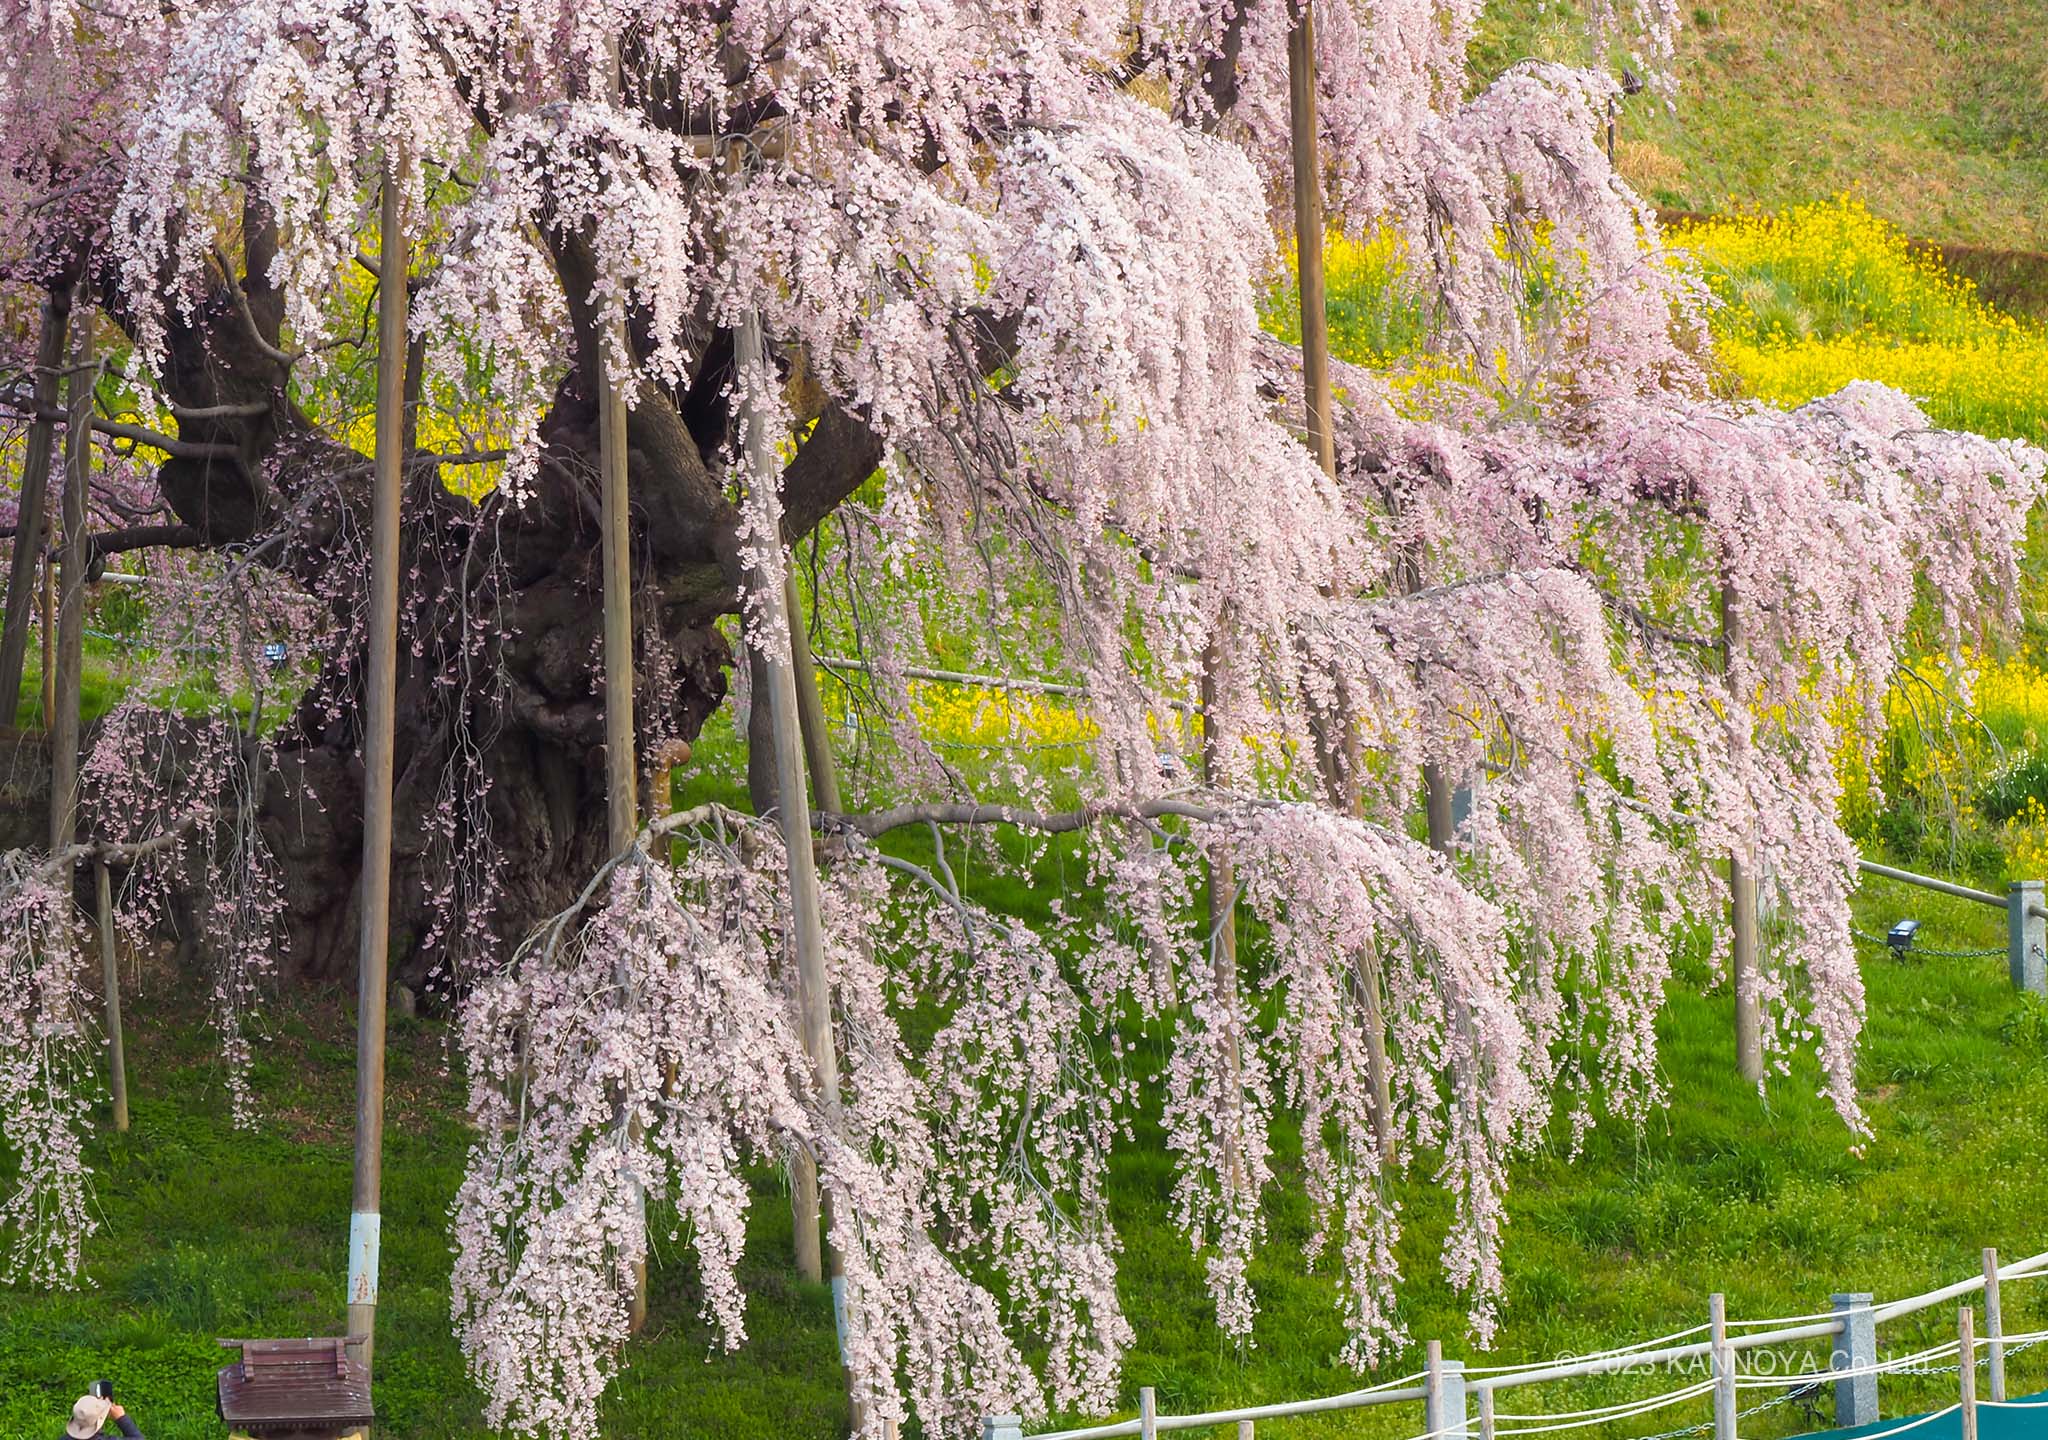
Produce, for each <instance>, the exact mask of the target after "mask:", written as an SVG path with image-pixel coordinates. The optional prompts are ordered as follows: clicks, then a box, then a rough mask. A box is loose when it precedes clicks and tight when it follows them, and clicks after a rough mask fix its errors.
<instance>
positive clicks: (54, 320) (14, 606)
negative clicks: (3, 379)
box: [0, 286, 71, 726]
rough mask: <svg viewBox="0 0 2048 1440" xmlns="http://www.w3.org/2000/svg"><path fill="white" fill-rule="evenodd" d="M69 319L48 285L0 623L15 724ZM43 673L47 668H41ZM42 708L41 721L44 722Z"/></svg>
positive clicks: (4, 680) (67, 304)
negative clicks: (4, 612)
mask: <svg viewBox="0 0 2048 1440" xmlns="http://www.w3.org/2000/svg"><path fill="white" fill-rule="evenodd" d="M70 319H71V290H70V287H68V286H66V287H63V288H61V289H55V290H52V291H51V292H50V293H49V295H48V296H47V297H45V299H44V300H43V328H42V334H41V337H40V338H39V339H38V340H37V342H36V375H35V387H34V392H35V413H34V415H33V416H32V418H31V419H30V420H29V424H28V441H27V448H26V449H25V450H24V451H23V452H22V457H21V503H20V504H19V505H18V506H17V507H16V511H17V523H16V526H15V531H14V557H13V559H12V560H11V561H10V562H9V564H8V567H7V621H6V624H5V626H4V627H0V697H5V700H6V706H7V709H6V715H5V716H4V719H5V720H6V723H7V724H9V725H12V724H13V723H14V711H15V706H16V704H17V702H18V701H19V700H20V698H21V672H22V669H23V666H24V664H25V662H26V660H27V658H28V627H29V616H30V614H31V612H33V611H34V609H35V593H36V572H37V568H38V566H39V565H40V564H41V562H42V558H43V535H44V532H45V530H46V528H47V527H46V526H45V525H44V523H43V520H44V516H43V510H44V499H45V496H46V495H47V494H48V491H49V485H50V451H51V449H52V448H53V447H54V445H55V443H56V437H57V424H56V421H55V420H53V419H51V418H50V417H51V416H53V415H54V414H56V411H57V399H58V395H57V377H58V374H59V372H60V371H61V370H62V369H63V368H64V339H65V331H66V329H67V327H68V325H69V322H70ZM45 673H47V672H45ZM49 723H50V721H49V714H48V712H47V711H45V712H44V718H43V724H44V725H45V726H48V725H49Z"/></svg>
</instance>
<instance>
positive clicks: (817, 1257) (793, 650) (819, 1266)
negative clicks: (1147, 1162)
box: [763, 565, 841, 1285]
mask: <svg viewBox="0 0 2048 1440" xmlns="http://www.w3.org/2000/svg"><path fill="white" fill-rule="evenodd" d="M782 587H783V588H782V604H783V609H784V610H785V612H787V614H788V616H789V663H790V678H791V680H792V682H793V683H794V685H795V687H796V708H797V721H798V726H797V728H798V729H799V730H800V731H801V732H802V735H803V746H804V757H805V761H806V765H807V768H808V769H809V771H810V775H811V790H812V794H813V796H814V798H815V800H816V802H817V808H818V809H819V810H821V811H823V812H824V813H825V814H828V815H837V814H839V813H840V810H841V805H840V798H839V767H838V763H837V762H836V761H835V760H834V758H833V755H832V736H831V733H830V732H829V730H828V729H827V728H826V725H825V701H824V697H823V695H821V694H820V693H819V690H818V670H817V665H816V662H815V660H814V659H813V657H812V655H811V636H810V628H809V626H807V625H806V624H805V623H804V611H803V605H802V603H801V597H799V596H798V594H797V589H796V568H795V566H793V565H792V566H789V567H787V568H785V569H784V570H783V572H782ZM764 688H765V687H764ZM763 708H764V709H765V708H767V707H765V706H764V707H763ZM771 719H772V715H771ZM770 744H771V747H772V745H773V741H772V740H771V742H770ZM789 1208H790V1223H791V1226H792V1231H791V1234H792V1236H793V1240H794V1244H793V1246H792V1248H793V1249H794V1251H795V1254H796V1268H797V1273H798V1274H799V1275H801V1276H802V1277H803V1278H804V1279H805V1280H807V1281H809V1282H810V1283H811V1284H813V1285H816V1284H819V1283H821V1282H822V1281H823V1280H824V1278H825V1252H824V1248H823V1242H822V1237H821V1227H822V1224H823V1222H822V1219H821V1216H820V1213H819V1208H818V1163H817V1161H816V1159H814V1158H813V1157H812V1156H810V1155H808V1154H806V1153H804V1152H802V1151H799V1152H798V1153H797V1154H795V1155H793V1156H791V1157H790V1162H789Z"/></svg>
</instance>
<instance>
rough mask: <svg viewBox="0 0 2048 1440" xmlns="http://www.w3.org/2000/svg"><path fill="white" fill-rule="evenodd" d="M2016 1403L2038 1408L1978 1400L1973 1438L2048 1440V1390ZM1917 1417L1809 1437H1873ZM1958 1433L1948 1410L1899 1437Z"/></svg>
mask: <svg viewBox="0 0 2048 1440" xmlns="http://www.w3.org/2000/svg"><path fill="white" fill-rule="evenodd" d="M2018 1402H2019V1403H2022V1404H2029V1405H2035V1406H2038V1407H2040V1408H2038V1409H2033V1410H2006V1409H2001V1408H1999V1407H1997V1406H1994V1405H1990V1404H1986V1403H1982V1402H1980V1403H1979V1404H1978V1406H1977V1440H2048V1390H2043V1391H2042V1392H2041V1393H2040V1394H2038V1395H2021V1396H2019V1397H2018ZM1929 1413H1932V1412H1929ZM1920 1418H1921V1417H1920V1416H1918V1415H1902V1416H1900V1417H1899V1418H1898V1419H1896V1420H1880V1421H1878V1422H1877V1423H1876V1424H1874V1425H1858V1426H1856V1427H1855V1428H1854V1429H1852V1430H1817V1431H1815V1432H1814V1433H1813V1436H1812V1437H1811V1440H1857V1437H1870V1440H1875V1437H1877V1436H1880V1435H1888V1434H1890V1433H1892V1432H1893V1431H1895V1430H1899V1429H1900V1428H1901V1427H1902V1426H1906V1425H1912V1424H1913V1422H1914V1421H1915V1420H1918V1419H1920ZM1962 1433H1963V1417H1962V1413H1961V1412H1960V1411H1957V1410H1951V1411H1949V1413H1948V1414H1946V1415H1944V1416H1942V1417H1941V1418H1940V1419H1939V1420H1929V1421H1928V1422H1927V1423H1926V1424H1925V1425H1914V1426H1913V1428H1912V1429H1910V1430H1906V1431H1904V1433H1903V1434H1902V1435H1901V1436H1900V1440H1961V1436H1962Z"/></svg>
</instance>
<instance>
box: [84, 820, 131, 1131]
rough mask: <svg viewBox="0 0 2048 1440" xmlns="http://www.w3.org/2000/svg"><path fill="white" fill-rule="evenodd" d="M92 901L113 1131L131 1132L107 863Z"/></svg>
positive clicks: (96, 874) (97, 873) (100, 867)
mask: <svg viewBox="0 0 2048 1440" xmlns="http://www.w3.org/2000/svg"><path fill="white" fill-rule="evenodd" d="M92 868H93V899H94V900H95V901H96V902H97V903H96V906H95V909H96V912H97V916H98V921H99V931H100V979H101V981H102V983H104V984H105V985H106V987H107V1070H108V1072H109V1074H110V1075H111V1076H112V1088H113V1092H114V1128H115V1129H116V1130H118V1131H122V1132H126V1130H127V1129H128V1054H127V1048H126V1046H125V1044H124V1043H123V1041H122V1037H121V965H120V957H119V956H118V955H116V953H115V950H114V877H113V876H111V875H109V874H108V873H107V862H106V861H104V860H100V861H97V862H95V863H94V865H93V867H92Z"/></svg>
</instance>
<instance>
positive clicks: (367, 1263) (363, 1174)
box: [348, 153, 409, 1368]
mask: <svg viewBox="0 0 2048 1440" xmlns="http://www.w3.org/2000/svg"><path fill="white" fill-rule="evenodd" d="M404 175H405V157H404V155H403V154H402V153H401V154H398V155H394V156H392V157H390V158H389V160H388V164H387V169H386V172H385V176H384V206H383V215H382V229H383V237H384V244H383V255H382V259H381V260H380V261H379V270H378V280H377V446H376V464H375V472H374V473H375V493H374V497H373V499H372V501H371V507H370V621H369V642H370V657H369V668H368V670H367V672H366V673H365V675H364V679H363V877H362V883H361V885H360V886H359V887H358V890H357V895H358V897H359V898H360V900H361V907H360V909H361V914H362V934H361V943H360V945H359V947H358V949H357V951H356V976H357V981H356V1168H355V1193H354V1198H353V1200H352V1202H351V1205H350V1214H349V1238H348V1332H349V1334H350V1335H351V1336H352V1337H358V1338H359V1339H360V1341H361V1348H360V1349H359V1350H358V1352H357V1353H358V1355H359V1357H360V1358H361V1360H362V1362H363V1365H364V1366H365V1368H367V1367H369V1366H370V1364H371V1362H372V1358H373V1351H374V1347H375V1340H376V1331H377V1261H378V1251H379V1244H380V1241H381V1238H382V1228H383V1211H382V1205H383V1198H382V1197H383V1188H384V1018H385V1015H384V1011H385V1004H386V998H385V986H386V983H387V980H388V978H389V969H390V964H391V789H392V776H393V768H394V764H393V754H392V752H393V748H394V743H395V742H394V738H393V736H394V731H395V728H396V727H395V721H396V713H397V703H398V503H399V495H400V492H401V489H402V487H403V483H404V460H405V433H404V423H405V349H406V346H405V302H406V293H405V284H406V268H407V261H408V259H409V251H408V249H407V246H406V238H405V214H404V192H405V186H404Z"/></svg>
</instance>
